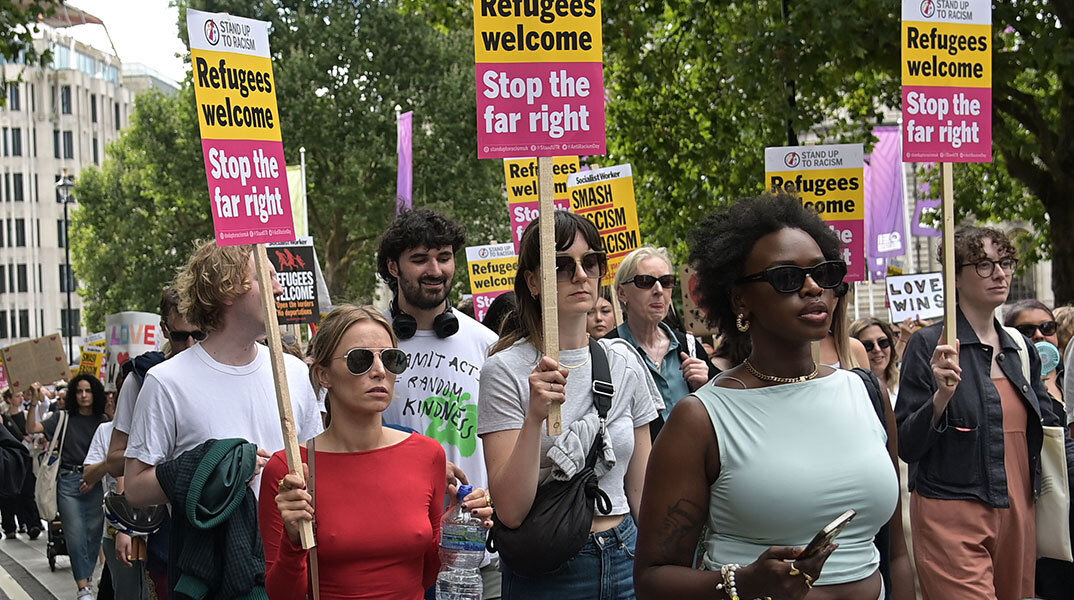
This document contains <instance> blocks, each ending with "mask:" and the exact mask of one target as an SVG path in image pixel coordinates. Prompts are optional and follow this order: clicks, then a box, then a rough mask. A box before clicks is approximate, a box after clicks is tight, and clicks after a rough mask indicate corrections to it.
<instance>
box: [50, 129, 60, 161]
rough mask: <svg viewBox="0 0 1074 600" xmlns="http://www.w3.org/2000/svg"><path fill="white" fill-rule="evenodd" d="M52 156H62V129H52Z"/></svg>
mask: <svg viewBox="0 0 1074 600" xmlns="http://www.w3.org/2000/svg"><path fill="white" fill-rule="evenodd" d="M52 156H53V158H59V157H60V130H59V129H53V130H52Z"/></svg>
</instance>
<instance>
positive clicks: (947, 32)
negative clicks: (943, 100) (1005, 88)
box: [902, 21, 992, 88]
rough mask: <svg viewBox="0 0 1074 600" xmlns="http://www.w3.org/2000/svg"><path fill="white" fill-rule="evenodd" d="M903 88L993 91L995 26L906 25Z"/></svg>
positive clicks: (933, 23)
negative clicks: (993, 29)
mask: <svg viewBox="0 0 1074 600" xmlns="http://www.w3.org/2000/svg"><path fill="white" fill-rule="evenodd" d="M902 25H903V26H902V84H903V85H904V86H909V85H918V86H920V85H924V86H949V87H973V88H987V87H992V26H991V25H967V24H961V23H944V22H932V23H928V22H924V21H903V24H902Z"/></svg>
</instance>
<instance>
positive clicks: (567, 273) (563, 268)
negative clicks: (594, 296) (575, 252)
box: [556, 250, 608, 281]
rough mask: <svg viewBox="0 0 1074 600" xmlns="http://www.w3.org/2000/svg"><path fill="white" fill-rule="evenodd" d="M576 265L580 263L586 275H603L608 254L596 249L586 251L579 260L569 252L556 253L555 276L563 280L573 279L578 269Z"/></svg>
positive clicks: (606, 267)
mask: <svg viewBox="0 0 1074 600" xmlns="http://www.w3.org/2000/svg"><path fill="white" fill-rule="evenodd" d="M578 265H582V271H584V272H585V274H586V277H591V278H592V277H604V276H605V275H606V274H607V273H608V255H607V254H606V253H604V252H598V251H596V250H594V251H592V252H586V253H585V254H583V255H582V258H581V260H579V259H576V258H574V257H573V256H571V255H570V254H556V276H557V277H558V278H559V279H561V280H563V281H570V280H571V279H574V274H575V273H576V272H577V271H578Z"/></svg>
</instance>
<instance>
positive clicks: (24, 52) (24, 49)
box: [0, 0, 60, 106]
mask: <svg viewBox="0 0 1074 600" xmlns="http://www.w3.org/2000/svg"><path fill="white" fill-rule="evenodd" d="M59 5H60V2H59V1H58V0H44V1H35V2H15V1H11V0H3V1H0V59H2V60H3V61H8V62H13V61H19V62H22V63H25V64H29V65H36V64H45V63H48V62H49V61H50V60H52V52H51V51H50V50H47V49H46V50H45V51H43V52H38V51H37V48H36V47H35V46H34V37H33V36H34V34H35V33H38V32H39V31H40V27H39V26H38V24H37V21H38V18H41V17H49V16H51V15H52V14H53V13H55V12H56V7H57V6H59ZM19 77H20V78H21V74H20V76H19ZM6 104H7V94H6V93H4V94H0V106H4V105H6Z"/></svg>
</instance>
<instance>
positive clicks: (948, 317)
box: [940, 162, 958, 385]
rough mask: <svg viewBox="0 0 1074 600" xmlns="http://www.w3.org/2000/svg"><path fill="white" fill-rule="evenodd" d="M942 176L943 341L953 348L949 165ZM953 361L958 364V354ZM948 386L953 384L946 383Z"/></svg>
mask: <svg viewBox="0 0 1074 600" xmlns="http://www.w3.org/2000/svg"><path fill="white" fill-rule="evenodd" d="M940 170H941V172H942V174H943V206H942V209H943V340H942V342H943V343H944V344H947V345H949V346H954V345H955V342H956V341H957V339H958V322H957V317H956V316H955V315H956V312H955V299H956V298H955V177H954V174H953V172H952V165H951V163H946V162H945V163H940ZM953 360H954V361H955V362H956V364H957V363H958V354H957V353H956V354H955V355H954V357H953ZM947 384H948V385H954V384H955V382H953V381H948V382H947Z"/></svg>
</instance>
